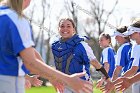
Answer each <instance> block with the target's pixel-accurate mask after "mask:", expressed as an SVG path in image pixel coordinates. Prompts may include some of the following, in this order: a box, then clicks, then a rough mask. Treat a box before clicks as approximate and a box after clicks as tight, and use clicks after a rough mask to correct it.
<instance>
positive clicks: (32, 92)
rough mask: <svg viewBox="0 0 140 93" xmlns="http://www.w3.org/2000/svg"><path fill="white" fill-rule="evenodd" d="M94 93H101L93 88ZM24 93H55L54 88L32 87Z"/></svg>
mask: <svg viewBox="0 0 140 93" xmlns="http://www.w3.org/2000/svg"><path fill="white" fill-rule="evenodd" d="M93 90H94V93H102V92H101V91H100V90H99V89H96V88H94V89H93ZM26 93H56V92H55V90H54V88H53V87H51V86H49V87H32V88H31V89H27V90H26Z"/></svg>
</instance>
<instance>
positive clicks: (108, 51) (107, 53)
mask: <svg viewBox="0 0 140 93" xmlns="http://www.w3.org/2000/svg"><path fill="white" fill-rule="evenodd" d="M100 60H101V64H103V66H104V63H105V62H108V64H109V71H108V75H109V77H110V78H111V77H112V74H113V72H114V68H115V51H114V50H113V49H112V47H107V48H105V49H103V51H102V56H101V59H100Z"/></svg>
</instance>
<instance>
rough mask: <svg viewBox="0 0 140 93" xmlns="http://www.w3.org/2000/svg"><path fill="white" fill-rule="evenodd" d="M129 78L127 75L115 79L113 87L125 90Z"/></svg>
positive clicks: (128, 84)
mask: <svg viewBox="0 0 140 93" xmlns="http://www.w3.org/2000/svg"><path fill="white" fill-rule="evenodd" d="M129 81H130V80H129V78H128V77H120V78H118V79H117V80H116V81H115V83H116V84H115V87H116V90H117V91H125V90H126V89H127V88H128V87H129V86H130V85H131V83H130V82H129Z"/></svg>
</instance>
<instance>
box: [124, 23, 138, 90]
mask: <svg viewBox="0 0 140 93" xmlns="http://www.w3.org/2000/svg"><path fill="white" fill-rule="evenodd" d="M124 35H126V36H130V38H131V39H132V40H135V41H136V43H137V44H136V45H134V46H133V47H132V52H131V59H130V60H131V61H132V65H131V68H130V69H129V70H128V71H126V72H125V73H124V75H123V77H132V76H134V75H135V74H136V73H138V72H139V71H140V68H139V67H140V52H139V50H140V45H139V44H140V43H139V39H140V38H139V36H140V21H137V22H135V23H133V24H132V25H131V26H129V27H128V29H127V32H125V33H124ZM132 93H140V81H139V82H136V83H134V84H133V85H132Z"/></svg>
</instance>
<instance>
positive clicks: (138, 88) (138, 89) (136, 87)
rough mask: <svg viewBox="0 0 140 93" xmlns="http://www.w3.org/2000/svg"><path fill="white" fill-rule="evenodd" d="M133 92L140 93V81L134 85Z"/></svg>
mask: <svg viewBox="0 0 140 93" xmlns="http://www.w3.org/2000/svg"><path fill="white" fill-rule="evenodd" d="M132 93H140V81H138V82H136V83H134V84H133V85H132Z"/></svg>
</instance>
